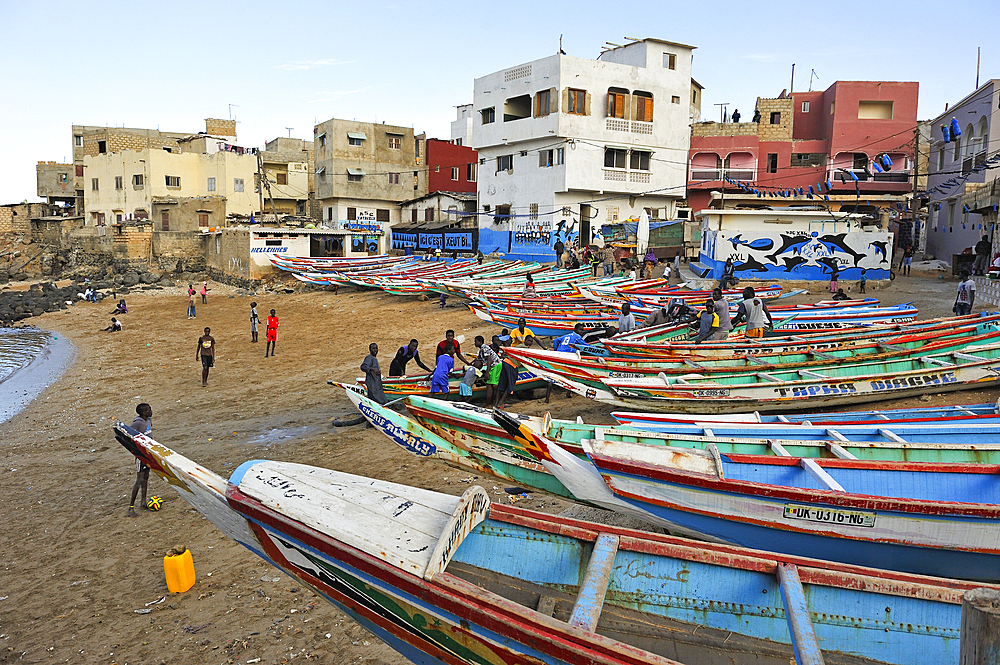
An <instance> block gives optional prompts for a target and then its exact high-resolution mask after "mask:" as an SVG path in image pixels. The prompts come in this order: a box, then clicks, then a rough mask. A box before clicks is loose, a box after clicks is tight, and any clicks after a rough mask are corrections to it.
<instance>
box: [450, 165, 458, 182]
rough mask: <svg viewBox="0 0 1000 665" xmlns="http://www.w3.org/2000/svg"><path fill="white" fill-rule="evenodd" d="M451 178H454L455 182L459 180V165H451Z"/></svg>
mask: <svg viewBox="0 0 1000 665" xmlns="http://www.w3.org/2000/svg"><path fill="white" fill-rule="evenodd" d="M451 179H452V180H454V181H455V182H458V167H457V166H453V167H451Z"/></svg>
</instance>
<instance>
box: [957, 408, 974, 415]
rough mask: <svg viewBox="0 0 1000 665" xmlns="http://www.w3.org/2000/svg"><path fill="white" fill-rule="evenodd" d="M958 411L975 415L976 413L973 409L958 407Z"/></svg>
mask: <svg viewBox="0 0 1000 665" xmlns="http://www.w3.org/2000/svg"><path fill="white" fill-rule="evenodd" d="M958 412H959V413H964V414H965V415H967V416H975V415H977V414H976V412H975V411H971V410H969V409H961V408H960V409H958Z"/></svg>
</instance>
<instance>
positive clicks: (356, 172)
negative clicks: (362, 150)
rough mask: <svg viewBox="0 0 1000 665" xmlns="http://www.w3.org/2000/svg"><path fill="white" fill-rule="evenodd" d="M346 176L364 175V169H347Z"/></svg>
mask: <svg viewBox="0 0 1000 665" xmlns="http://www.w3.org/2000/svg"><path fill="white" fill-rule="evenodd" d="M347 174H348V175H364V174H365V170H364V169H352V168H349V169H347Z"/></svg>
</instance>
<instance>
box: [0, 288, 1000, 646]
mask: <svg viewBox="0 0 1000 665" xmlns="http://www.w3.org/2000/svg"><path fill="white" fill-rule="evenodd" d="M955 285H956V283H955V281H953V280H938V279H936V278H935V276H933V275H918V274H916V273H915V274H914V276H913V277H909V278H901V279H900V280H897V282H895V283H893V284H892V285H891V286H889V287H888V288H886V289H883V290H880V291H875V292H874V293H871V294H870V295H875V296H878V297H880V298H882V299H883V302H884V303H885V304H895V303H898V302H905V301H909V300H914V301H916V304H917V305H918V306H919V307H920V309H921V315H920V318H930V317H934V316H944V315H950V313H951V312H950V310H951V304H952V302H953V300H954V289H955ZM211 286H212V291H211V292H210V294H209V298H208V304H207V305H201V304H200V303H199V304H198V306H197V311H198V317H197V319H194V320H189V319H187V318H186V316H185V306H186V296H185V295H184V291H183V290H182V289H181V288H179V287H178V288H172V289H165V290H163V291H144V292H136V293H132V294H130V295H129V296H128V302H129V314H128V315H125V316H123V317H121V318H122V321H123V324H124V328H125V329H124V331H123V332H121V333H117V334H110V333H106V332H101V328H103V327H105V326H106V325H107V321H108V320H109V317H110V314H109V312H110V310H111V309H112V308H113V305H112V304H111V303H110V301H107V302H104V303H96V304H95V303H79V304H77V305H76V306H74V307H71V308H69V309H68V310H65V311H60V312H56V313H52V314H46V315H45V316H44V317H42V318H40V319H38V320H33V321H32V323H34V324H35V325H38V326H39V327H41V328H44V329H48V330H53V331H55V332H56V333H57V334H59V335H60V336H61V337H65V338H66V339H67V340H68V341H69V342H71V343H72V344H73V345H74V346H75V348H76V349H77V353H76V358H75V362H73V364H72V366H70V367H69V369H68V370H67V371H66V372H65V373H64V374H63V375H62V377H61V378H59V379H58V380H57V381H56V382H55V383H53V384H52V385H51V386H49V387H48V388H47V389H46V390H45V391H44V392H43V393H42V394H41V395H40V396H39V397H38V398H37V399H36V400H35V401H34V402H33V403H32V404H31V405H30V406H28V407H27V408H26V409H25V410H24V411H22V412H21V413H19V414H18V415H16V416H14V417H13V418H11V419H10V420H8V421H7V422H5V423H2V424H0V460H2V462H0V487H2V491H0V531H2V532H3V533H4V534H5V536H4V537H3V538H2V539H0V559H2V562H3V563H2V566H0V663H8V662H9V663H14V662H17V663H22V662H23V663H58V662H72V663H117V664H119V665H121V664H124V663H248V662H259V663H262V664H270V663H285V662H288V661H289V660H292V659H295V658H302V659H303V660H307V659H308V660H311V659H316V661H317V662H323V663H346V662H354V663H385V664H397V663H405V662H408V661H406V660H405V659H403V658H402V657H401V656H399V655H398V654H396V653H395V652H394V651H392V650H391V649H389V648H388V647H386V646H385V645H384V644H382V643H381V642H380V641H379V640H378V639H377V638H375V637H373V636H372V635H371V634H370V633H368V632H367V631H366V630H364V629H363V628H361V627H360V626H358V625H357V624H355V623H353V622H352V621H351V620H350V619H348V618H347V617H346V616H345V615H344V614H342V613H340V612H339V611H338V610H336V609H335V608H334V607H333V606H332V605H330V604H329V603H327V602H326V601H325V600H324V599H322V598H320V597H318V596H315V595H314V594H312V593H311V592H310V591H309V590H308V589H306V588H304V587H302V586H301V585H299V584H297V583H296V582H295V581H294V580H292V579H291V578H289V577H287V576H285V575H284V574H283V573H281V572H279V571H277V570H276V569H274V568H272V567H270V566H268V565H266V564H265V563H264V562H263V561H262V560H261V559H259V558H257V557H256V556H255V555H253V554H251V553H250V552H249V551H247V550H245V549H243V548H242V547H241V546H239V545H237V544H236V543H235V542H233V541H230V540H228V539H226V538H225V537H223V535H222V534H221V533H220V532H219V531H218V530H216V529H215V527H214V526H212V525H211V524H210V523H209V522H208V521H207V520H206V519H204V518H203V517H202V516H201V515H200V514H198V513H197V512H195V511H194V510H193V509H191V508H190V507H189V506H188V504H187V503H186V502H185V501H183V500H182V499H180V498H179V497H178V495H177V494H176V493H175V492H174V491H173V490H172V489H170V488H168V487H167V486H166V484H165V483H163V482H162V481H161V480H160V479H159V478H156V477H155V476H152V477H151V478H150V482H149V490H150V494H156V495H159V496H162V497H163V498H164V505H163V509H162V510H161V511H160V512H158V513H151V512H148V511H145V510H143V511H140V515H139V517H138V518H134V519H133V518H129V517H127V516H126V511H127V508H128V495H129V492H130V491H131V488H132V483H133V481H134V479H135V464H134V460H133V458H132V457H131V455H129V454H128V453H127V452H126V451H125V449H124V448H122V447H121V446H120V445H118V443H117V442H116V441H115V439H114V437H113V435H112V433H111V429H110V427H111V424H112V423H113V422H114V421H115V420H123V421H125V422H127V423H131V421H132V418H133V417H134V415H135V411H134V409H135V406H136V405H137V404H138V403H140V402H148V403H150V404H151V405H152V408H153V432H152V435H153V437H154V438H155V439H157V440H159V441H160V442H162V443H164V444H165V445H167V446H170V447H171V448H174V449H175V450H177V451H179V452H181V453H183V454H184V455H186V456H188V457H190V458H192V459H194V460H196V461H198V462H199V463H201V464H204V465H205V466H207V467H208V468H210V469H212V470H214V471H216V472H217V473H219V474H221V475H223V476H228V475H229V473H230V472H231V471H232V470H233V469H234V468H235V467H236V466H238V465H239V464H240V463H242V462H244V461H246V460H249V459H254V458H272V459H280V460H286V461H292V462H301V463H307V464H314V465H318V466H326V467H330V468H334V469H337V470H340V471H346V472H350V473H357V474H363V475H368V476H372V477H377V478H382V479H386V480H391V481H395V482H401V483H406V484H410V485H415V486H419V487H424V488H429V489H434V490H438V491H442V492H448V493H452V494H460V493H461V492H462V491H463V490H464V489H465V488H467V487H468V483H467V482H463V481H468V480H469V479H470V477H471V474H469V473H468V472H464V471H461V470H457V469H454V468H450V467H448V466H445V465H443V464H441V463H439V462H434V461H428V460H420V459H418V458H416V457H413V456H411V455H410V454H408V453H406V452H405V451H403V450H402V449H399V448H398V447H396V446H395V445H394V444H392V443H391V442H389V440H388V439H386V438H385V437H383V436H382V435H381V434H377V433H376V432H375V431H374V430H372V429H367V428H365V427H364V426H355V427H346V428H333V427H331V424H330V421H331V419H332V418H334V417H336V416H340V415H344V414H347V413H350V412H351V411H352V407H351V404H350V402H349V401H348V400H347V399H346V398H345V397H344V395H343V391H341V390H337V389H334V388H331V387H329V386H327V385H326V381H327V380H328V379H335V380H340V381H353V380H354V378H355V377H357V376H359V375H360V370H359V365H360V364H361V361H362V359H363V358H364V356H365V354H366V353H367V346H368V343H369V342H372V341H374V342H377V343H378V344H379V347H380V349H381V352H380V355H379V358H380V361H381V364H382V369H383V373H388V366H389V361H390V360H391V357H392V354H393V353H395V350H396V348H398V347H399V346H400V345H402V344H405V343H406V342H407V341H408V340H409V339H410V338H411V337H415V338H417V339H419V340H420V344H421V346H420V348H421V350H422V351H423V352H424V353H425V354H426V356H427V358H426V359H425V363H427V364H430V363H429V360H432V359H433V357H434V351H433V349H434V345H435V344H436V343H437V342H438V341H440V340H441V339H443V338H444V331H445V330H446V329H447V328H453V329H455V330H456V332H457V333H458V334H460V335H465V337H466V340H467V342H466V344H467V345H468V348H469V349H471V348H472V346H471V342H472V338H473V337H474V336H475V335H476V334H487V333H490V334H491V333H493V332H496V329H495V328H493V327H491V326H487V325H486V324H484V323H483V322H481V321H480V320H479V319H477V318H476V317H475V316H474V315H473V314H472V313H471V312H469V310H468V309H467V308H464V307H460V306H458V305H457V304H454V305H452V306H450V307H448V308H447V309H445V310H441V309H439V308H438V306H437V302H436V300H431V301H426V302H425V301H420V300H417V299H415V298H399V297H394V296H387V295H384V294H381V293H375V292H357V291H354V290H351V289H346V290H341V292H340V293H339V294H334V293H332V292H326V291H313V292H304V293H294V294H282V295H270V294H269V295H266V296H257V297H255V298H253V299H255V300H256V301H257V302H258V311H259V312H260V314H261V317H262V318H263V317H264V316H266V313H267V311H268V310H270V309H271V308H274V309H276V310H277V314H278V316H279V318H280V321H281V327H280V329H279V333H278V343H277V355H276V356H275V357H273V358H264V342H263V338H264V335H263V331H262V332H261V335H260V337H261V340H262V341H261V342H259V343H257V344H251V343H250V328H249V321H248V319H249V303H250V301H251V300H252V298H250V297H242V296H235V295H234V293H235V291H233V290H232V289H230V288H229V287H226V286H224V285H220V284H213V285H211ZM821 297H822V294H820V293H819V292H818V291H817V293H816V294H815V295H813V296H812V297H809V298H806V297H802V298H800V299H799V301H801V302H811V301H815V300H817V299H819V298H821ZM452 300H454V299H452ZM982 309H984V308H982V307H980V306H978V305H977V307H976V308H975V310H976V311H981V310H982ZM206 326H208V327H211V328H212V334H213V336H214V337H215V338H216V340H217V352H216V354H217V355H216V364H215V368H214V369H212V371H211V374H210V377H209V381H208V386H207V387H205V388H203V387H202V386H201V366H200V363H199V362H198V361H197V360H196V358H195V351H196V341H197V339H198V337H199V336H200V335H201V332H202V329H203V328H204V327H206ZM466 344H463V347H465V346H466ZM463 351H465V348H463ZM411 368H412V364H411ZM411 371H413V370H412V369H411ZM996 398H997V391H966V392H959V393H951V394H947V395H944V396H940V397H939V396H932V399H933V401H934V402H935V403H962V402H984V401H993V400H995V399H996ZM882 404H884V405H885V406H886V407H889V406H893V407H903V406H910V405H915V404H917V400H915V399H914V400H903V401H898V402H887V403H882ZM511 408H512V410H516V411H522V412H525V413H533V414H542V413H544V412H545V411H546V410H548V411H551V413H552V414H553V416H554V417H566V418H569V417H576V416H577V415H580V416H582V417H583V418H584V419H585V420H587V421H590V422H611V420H610V418H609V417H608V413H609V411H610V409H609V408H607V407H604V406H599V405H597V404H596V403H593V402H588V401H586V400H583V399H581V398H568V397H566V396H565V394H564V393H560V394H558V395H556V396H555V397H554V398H553V400H552V403H551V404H548V405H546V404H545V403H544V402H543V401H541V400H530V401H516V400H515V401H514V402H513V403H512V405H511ZM472 482H475V483H477V484H480V485H482V486H483V487H484V488H486V489H487V491H489V492H490V493H491V494H492V495H494V496H495V497H496V500H505V501H506V500H507V499H506V498H504V497H506V494H505V493H504V492H503V487H504V483H502V482H500V481H498V480H496V479H493V478H489V477H486V478H472ZM519 505H522V506H525V507H528V508H532V509H538V510H543V511H548V512H561V511H562V510H564V509H566V508H567V506H568V505H569V504H568V503H567V502H565V501H562V500H559V499H555V498H552V497H548V496H545V495H542V494H533V495H532V498H530V499H525V500H522V501H520V502H519ZM176 544H183V545H185V546H187V547H188V548H190V549H191V551H192V554H193V556H194V562H195V568H196V570H197V575H198V582H197V583H196V584H195V586H194V588H192V589H191V590H190V591H188V592H186V593H184V594H169V593H167V588H166V584H165V581H164V576H163V563H162V557H163V555H164V554H165V553H166V551H167V550H168V549H170V548H171V547H172V546H174V545H176ZM160 599H164V600H162V602H156V601H160ZM137 610H138V611H139V612H138V613H137ZM147 610H148V611H147ZM254 659H259V660H256V661H255V660H254Z"/></svg>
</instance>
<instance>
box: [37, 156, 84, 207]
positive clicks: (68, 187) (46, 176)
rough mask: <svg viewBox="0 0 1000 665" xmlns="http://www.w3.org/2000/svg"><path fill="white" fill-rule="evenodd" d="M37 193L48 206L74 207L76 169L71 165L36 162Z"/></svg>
mask: <svg viewBox="0 0 1000 665" xmlns="http://www.w3.org/2000/svg"><path fill="white" fill-rule="evenodd" d="M35 177H36V179H37V188H38V189H37V193H38V196H39V197H40V198H43V199H45V202H46V203H49V204H61V205H65V206H69V207H71V208H72V207H75V206H76V168H75V167H74V166H73V165H72V164H60V163H58V162H38V166H36V167H35Z"/></svg>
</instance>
